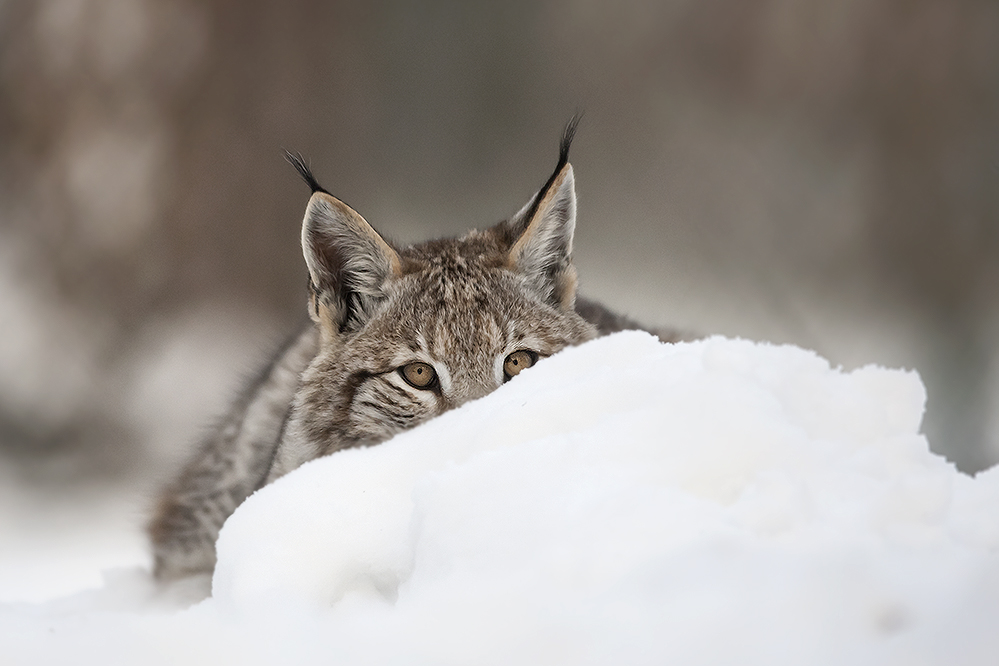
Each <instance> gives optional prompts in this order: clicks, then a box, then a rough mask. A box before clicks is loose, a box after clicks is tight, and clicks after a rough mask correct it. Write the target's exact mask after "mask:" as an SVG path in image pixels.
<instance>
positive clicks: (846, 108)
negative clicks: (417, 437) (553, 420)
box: [0, 0, 999, 489]
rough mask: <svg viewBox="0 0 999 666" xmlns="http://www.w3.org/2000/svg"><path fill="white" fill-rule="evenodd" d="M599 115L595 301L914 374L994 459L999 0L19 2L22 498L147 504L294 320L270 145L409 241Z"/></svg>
mask: <svg viewBox="0 0 999 666" xmlns="http://www.w3.org/2000/svg"><path fill="white" fill-rule="evenodd" d="M577 109H583V110H584V111H585V117H584V119H583V122H582V125H581V127H580V132H579V134H578V136H577V140H576V143H575V145H574V147H573V158H572V162H573V165H574V167H575V169H576V175H577V176H576V177H577V190H578V194H579V199H580V203H579V219H578V227H577V229H578V231H577V234H578V235H577V241H576V256H577V265H578V267H579V273H580V276H581V285H582V291H583V292H584V293H586V294H588V295H591V296H594V297H597V298H599V299H601V300H603V301H604V302H606V303H607V304H609V305H611V306H613V307H615V308H617V309H619V310H621V311H623V312H626V313H628V314H631V315H633V316H635V317H637V318H639V319H641V320H644V321H646V322H648V323H650V324H666V325H676V326H681V327H684V328H688V329H691V330H694V331H698V332H701V333H705V334H709V333H720V334H725V335H729V336H743V337H748V338H753V339H764V340H771V341H774V342H790V343H795V344H798V345H801V346H805V347H809V348H813V349H816V350H817V351H818V352H819V353H821V354H823V355H824V356H826V357H827V358H829V359H830V360H831V361H832V362H833V363H834V364H841V365H843V366H844V367H846V368H853V367H857V366H860V365H864V364H868V363H877V364H880V365H887V366H896V367H907V368H915V369H917V370H918V371H919V372H920V374H921V375H922V377H923V379H924V381H925V383H926V385H927V387H928V393H929V402H928V413H927V417H926V420H925V422H924V431H925V432H926V433H927V435H928V436H929V438H930V442H931V445H932V447H933V448H934V449H935V450H936V451H938V452H940V453H943V454H945V455H946V456H947V457H948V458H949V459H951V460H952V461H954V462H955V463H957V464H958V466H959V467H960V468H961V469H963V470H965V471H975V470H979V469H982V468H984V467H986V466H989V465H991V464H993V463H995V462H997V461H999V335H997V333H999V290H997V289H996V286H997V285H999V3H997V2H995V0H948V1H946V2H945V1H943V0H840V1H839V2H829V1H828V0H793V1H792V0H700V1H697V2H695V1H688V0H675V1H671V2H662V1H658V0H656V1H654V0H637V1H633V2H626V1H624V2H614V3H610V2H596V1H593V0H546V1H543V2H527V1H524V0H506V1H504V2H492V3H480V2H442V1H431V2H423V3H412V2H403V1H400V0H395V1H393V0H384V1H379V0H368V1H364V2H322V1H318V0H283V1H281V2H266V1H249V0H243V1H239V2H237V1H235V0H4V1H3V2H0V480H2V479H17V482H18V483H21V484H33V485H36V486H39V487H46V488H51V489H57V488H58V489H65V488H75V487H79V486H81V485H87V484H91V485H92V484H103V485H105V486H110V485H114V484H123V485H136V484H138V485H141V486H143V487H146V486H148V485H149V484H151V483H154V482H156V481H157V480H158V479H161V478H162V477H163V476H164V475H165V474H167V473H168V472H169V470H170V469H172V467H173V465H175V464H176V463H177V461H178V459H179V457H181V456H182V455H183V454H184V453H185V452H186V451H187V450H188V449H189V447H190V446H191V445H192V443H193V442H194V441H195V440H196V438H197V436H198V433H199V431H200V428H202V427H203V426H204V425H205V424H206V423H208V422H210V419H211V418H212V415H213V414H214V413H216V412H217V411H218V410H219V409H221V408H223V407H224V405H225V404H226V402H227V400H228V399H229V397H230V396H231V395H232V393H233V391H235V390H236V389H238V387H239V385H240V382H241V381H242V379H243V378H244V377H246V376H247V375H248V374H250V373H252V372H253V370H254V368H255V366H256V365H257V363H258V362H259V361H260V360H261V359H263V358H265V357H266V355H267V353H268V350H269V349H270V348H271V347H273V346H274V345H275V344H277V343H278V342H279V341H280V339H281V338H282V336H283V335H285V333H286V332H287V331H289V330H290V329H291V328H292V327H293V326H294V325H295V323H296V322H297V321H298V320H299V318H300V317H303V316H304V313H305V299H306V295H305V269H304V263H303V261H302V259H301V251H300V247H299V245H298V243H299V225H300V222H301V215H302V212H303V211H304V206H305V203H306V201H307V197H308V191H307V188H306V187H305V186H304V185H303V184H302V183H301V182H300V181H299V180H298V177H297V175H296V174H295V173H294V171H293V170H292V169H291V168H290V167H289V166H288V165H287V164H285V163H284V161H283V159H282V153H281V151H282V149H283V148H288V149H291V150H295V151H301V152H302V153H303V154H304V155H306V156H307V157H308V158H309V159H310V160H311V162H312V165H313V167H314V170H315V172H316V174H317V176H318V177H319V179H320V181H321V182H322V183H323V184H324V185H325V187H327V188H328V189H330V190H331V191H332V192H334V193H335V194H337V196H339V197H341V198H343V199H345V200H346V201H348V202H350V203H351V205H352V206H354V207H355V208H356V209H357V210H358V211H360V212H361V214H362V215H364V216H365V217H366V218H367V219H368V220H369V221H370V222H372V224H374V225H375V226H376V227H377V228H379V229H380V230H381V231H382V232H383V233H385V234H386V235H387V236H390V237H392V238H395V239H397V240H399V241H400V242H411V241H416V240H421V239H424V238H428V237H431V236H434V235H441V234H455V233H460V232H463V231H464V230H466V229H468V228H471V227H476V226H482V225H486V224H491V223H493V222H495V221H497V220H499V219H501V218H503V217H506V216H507V215H509V214H511V213H512V212H514V211H516V210H517V209H518V208H519V207H520V205H521V204H522V203H524V202H525V201H526V200H527V199H528V198H529V197H530V196H531V195H532V194H533V192H534V191H535V189H536V188H537V187H538V186H540V185H541V184H542V183H543V181H544V179H545V178H546V177H547V175H548V173H549V171H550V169H551V167H552V166H553V164H554V162H555V159H556V149H557V142H558V136H559V133H560V131H561V128H562V125H563V124H564V123H565V121H566V120H567V119H568V118H569V117H570V116H571V115H572V114H573V113H574V112H575V111H576V110H577Z"/></svg>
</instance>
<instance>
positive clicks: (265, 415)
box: [150, 123, 628, 579]
mask: <svg viewBox="0 0 999 666" xmlns="http://www.w3.org/2000/svg"><path fill="white" fill-rule="evenodd" d="M574 130H575V124H574V123H570V125H569V127H568V128H567V130H566V132H565V134H564V135H563V141H562V146H561V150H560V154H559V162H558V165H557V166H556V169H555V171H554V173H553V174H552V176H551V177H550V178H549V179H548V181H547V182H546V184H545V186H544V187H543V188H542V189H541V190H540V191H539V192H538V193H537V194H536V195H535V196H534V197H532V198H531V200H530V201H529V202H528V204H527V205H525V206H524V207H523V208H522V209H521V211H520V212H519V213H517V214H516V215H514V216H513V217H512V218H510V219H509V220H506V221H503V222H501V223H499V224H498V225H495V226H493V227H491V228H488V229H485V230H481V231H470V232H469V233H468V234H466V235H465V236H463V237H461V238H457V239H441V240H431V241H427V242H424V243H420V244H417V245H413V246H410V247H407V248H402V249H397V248H395V247H393V246H392V245H391V244H389V243H388V242H386V241H385V240H384V239H383V238H382V237H381V236H380V235H379V234H378V233H377V232H376V231H375V230H374V229H373V228H372V227H371V226H370V225H369V224H368V223H367V222H366V221H365V220H364V218H362V217H361V216H360V215H359V214H357V213H356V212H355V211H354V210H353V209H351V208H350V207H349V206H347V205H346V204H345V203H343V202H342V201H340V200H338V199H336V198H335V197H334V196H332V195H331V194H329V193H328V192H327V191H326V190H324V189H323V188H322V187H321V186H319V184H318V182H317V181H316V179H315V178H314V177H313V176H312V173H311V171H309V169H308V167H307V166H305V163H304V161H303V160H302V159H301V158H300V157H293V158H291V161H292V163H293V164H294V166H295V167H296V168H297V169H298V170H299V172H300V173H302V175H303V178H304V179H305V180H306V182H307V183H308V184H309V185H310V187H311V188H312V190H313V194H312V198H311V199H310V201H309V205H308V207H307V209H306V214H305V219H304V221H303V226H302V246H303V251H304V254H305V260H306V265H307V266H308V268H309V275H310V305H309V312H310V315H311V318H312V322H311V323H310V324H309V325H308V326H307V327H306V328H305V329H304V330H303V331H302V332H301V333H300V334H299V335H298V336H297V337H296V338H295V339H294V340H292V341H291V342H289V344H288V345H286V346H285V348H284V349H283V350H282V351H281V352H280V353H279V354H278V355H277V356H276V358H275V360H274V361H273V362H272V364H271V365H270V366H269V367H268V368H267V369H266V370H265V372H264V373H263V374H262V375H261V378H260V380H259V381H258V382H256V383H255V384H254V385H253V386H251V388H250V389H249V390H248V391H247V392H246V394H245V395H244V396H243V398H242V399H240V400H239V401H237V402H236V404H235V405H234V407H233V409H232V410H231V412H230V414H229V415H228V416H227V417H226V418H225V419H224V420H223V422H222V424H221V425H220V427H219V428H218V430H217V432H215V433H214V434H213V435H212V436H211V437H210V438H208V439H207V440H206V441H205V443H204V444H203V445H202V447H201V448H200V449H199V450H198V451H197V453H196V455H195V456H194V457H193V458H192V460H191V461H190V462H189V463H188V465H187V466H186V467H185V468H184V469H183V471H182V472H181V474H180V476H179V477H178V478H177V479H176V481H175V482H174V483H173V484H172V485H171V486H169V487H168V488H167V489H166V490H165V492H164V493H163V495H162V498H161V501H160V503H159V507H158V510H157V512H156V514H155V517H154V519H153V521H152V523H151V527H150V535H151V538H152V543H153V551H154V556H155V573H156V575H157V576H158V577H159V578H161V579H169V578H177V577H181V576H185V575H190V574H196V573H202V572H210V571H211V570H212V569H213V567H214V565H215V546H214V544H215V539H216V538H217V536H218V532H219V529H220V528H221V526H222V523H223V522H224V521H225V519H226V518H227V517H228V516H229V515H230V514H231V513H232V512H233V511H234V510H235V508H236V506H238V505H239V503H240V502H242V501H243V500H244V499H245V498H246V497H247V496H248V495H249V494H250V493H251V492H253V491H254V490H255V489H257V488H259V487H261V486H262V485H264V484H266V483H269V482H270V481H273V480H274V479H276V478H278V477H280V476H282V475H284V474H287V473H288V472H290V471H291V470H293V469H295V468H296V467H298V466H300V465H302V464H303V463H305V462H307V461H309V460H312V459H314V458H317V457H319V456H323V455H327V454H330V453H333V452H334V451H338V450H340V449H344V448H349V447H355V446H366V445H372V444H377V443H379V442H383V441H385V440H386V439H388V438H390V437H391V436H392V435H394V434H396V433H398V432H400V431H402V430H405V429H407V428H411V427H413V426H415V425H417V424H419V423H423V422H424V421H426V420H428V419H430V418H433V417H434V416H437V415H439V414H441V413H443V412H445V411H447V410H449V409H452V408H454V407H457V406H459V405H461V404H463V403H465V402H467V401H469V400H473V399H475V398H479V397H481V396H484V395H486V394H488V393H489V392H491V391H493V390H495V389H496V388H497V387H498V386H500V385H501V384H502V383H503V382H504V381H506V380H507V379H509V377H507V375H506V374H505V372H504V359H506V358H507V357H508V356H509V355H510V354H512V353H513V352H516V351H519V350H526V351H528V352H530V354H531V358H538V359H543V358H545V357H547V356H550V355H552V354H554V353H556V352H558V351H559V350H561V349H563V348H565V347H566V346H569V345H575V344H579V343H581V342H584V341H586V340H589V339H591V338H593V337H595V336H596V335H598V332H607V331H611V330H620V328H623V327H626V326H625V324H626V323H628V322H627V320H623V319H621V318H617V317H616V316H615V315H613V314H612V313H610V312H609V311H607V310H606V309H605V308H603V307H602V306H599V305H597V304H595V303H593V302H592V301H582V300H581V301H580V309H581V313H582V314H583V315H584V316H580V314H581V313H580V311H577V308H576V271H575V268H574V267H573V265H572V238H573V232H574V228H575V219H576V198H575V190H574V182H573V171H572V166H571V165H570V164H569V162H568V153H569V145H570V143H571V140H572V135H573V132H574ZM588 320H590V321H588ZM591 321H592V322H596V323H597V324H598V325H597V326H595V325H594V323H591ZM414 362H422V363H426V364H428V365H429V366H430V367H431V368H433V370H434V372H435V375H436V376H435V379H434V381H433V382H432V383H431V384H429V385H428V386H426V387H424V388H418V387H416V386H415V385H413V384H411V383H410V382H409V381H407V379H406V378H405V376H404V374H403V373H402V371H401V368H402V367H404V366H405V365H407V364H410V363H414Z"/></svg>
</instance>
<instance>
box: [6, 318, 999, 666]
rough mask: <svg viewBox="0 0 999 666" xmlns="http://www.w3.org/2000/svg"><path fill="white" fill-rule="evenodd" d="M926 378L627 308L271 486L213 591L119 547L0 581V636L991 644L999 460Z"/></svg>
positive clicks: (356, 643)
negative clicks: (932, 443) (67, 584)
mask: <svg viewBox="0 0 999 666" xmlns="http://www.w3.org/2000/svg"><path fill="white" fill-rule="evenodd" d="M924 401H925V392H924V390H923V387H922V385H921V383H920V381H919V379H918V377H917V376H916V375H915V374H914V373H907V372H902V371H894V370H885V369H881V368H874V367H868V368H863V369H860V370H857V371H855V372H852V373H842V372H840V371H838V370H834V369H831V368H830V367H829V365H828V363H827V362H826V361H824V360H823V359H821V358H819V357H818V356H816V355H815V354H813V353H811V352H806V351H803V350H800V349H797V348H794V347H775V346H770V345H763V344H753V343H749V342H745V341H733V340H725V339H720V338H713V339H709V340H706V341H702V342H697V343H690V344H679V345H662V344H659V343H658V342H657V341H655V340H654V339H653V338H651V337H650V336H647V335H645V334H642V333H624V334H619V335H615V336H612V337H610V338H604V339H601V340H598V341H595V342H592V343H589V344H587V345H584V346H582V347H578V348H574V349H570V350H567V351H565V352H563V353H561V354H559V355H557V356H555V357H553V358H551V359H548V360H546V361H544V362H543V363H540V364H539V365H537V366H536V367H534V368H532V369H530V370H529V371H527V372H525V373H523V374H522V375H521V376H519V377H518V378H517V379H516V380H515V381H512V382H510V383H509V384H507V385H505V386H504V387H502V388H501V389H500V390H498V391H497V392H495V393H494V394H492V395H491V396H488V397H487V398H485V399H483V400H480V401H477V402H475V403H472V404H469V405H467V406H465V407H463V408H462V409H460V410H457V411H454V412H451V413H449V414H446V415H444V416H443V417H441V418H439V419H436V420H434V421H432V422H430V423H428V424H426V425H424V426H422V427H420V428H418V429H416V430H413V431H410V432H408V433H404V434H402V435H400V436H398V437H396V438H395V439H393V440H392V441H390V442H387V443H385V444H382V445H379V446H377V447H373V448H369V449H359V450H351V451H343V452H340V453H337V454H335V455H334V456H331V457H328V458H325V459H322V460H318V461H315V462H313V463H311V464H309V465H306V466H305V467H303V468H302V469H300V470H298V471H296V472H295V473H293V474H291V475H289V476H287V477H285V478H283V479H281V480H279V481H278V482H277V483H275V484H273V485H271V486H269V487H267V488H264V489H263V490H262V491H260V492H258V493H256V494H255V495H254V496H252V497H251V498H250V499H249V500H247V501H246V502H245V503H244V505H243V506H242V507H240V508H239V510H237V512H236V513H235V514H234V515H233V516H232V518H231V519H230V520H229V521H228V522H227V523H226V525H225V527H224V529H223V531H222V534H221V537H220V539H219V546H218V549H219V565H218V568H217V570H216V573H215V577H214V580H213V582H212V587H213V596H212V598H211V599H208V600H206V601H204V602H202V603H201V604H198V605H196V606H194V607H192V608H189V609H187V610H184V611H180V612H173V613H166V614H164V613H163V612H162V611H158V612H156V611H154V606H155V605H154V604H152V603H151V602H150V601H149V600H150V599H155V598H158V597H157V593H155V592H153V591H151V590H146V591H145V592H143V591H141V590H142V585H143V584H144V583H142V582H141V581H140V580H139V579H140V578H141V576H140V575H139V574H131V578H130V577H129V576H128V575H125V576H124V578H121V579H120V580H118V581H116V582H115V581H112V582H111V583H109V584H108V586H107V588H106V589H105V590H104V592H101V593H96V594H94V595H92V596H89V597H87V596H84V597H80V598H77V599H76V600H68V601H64V602H62V603H61V604H49V605H48V606H44V607H23V608H13V607H7V608H0V650H2V652H3V654H5V655H13V656H14V658H15V659H19V660H20V662H15V663H60V662H64V661H67V660H69V659H72V660H73V661H75V662H77V663H79V662H80V661H81V660H82V661H87V659H89V660H91V661H93V662H100V663H108V662H111V663H129V662H132V663H138V662H142V663H156V660H157V659H160V660H162V662H163V663H173V662H176V661H181V660H183V661H185V662H194V663H214V662H217V661H219V660H221V661H222V662H223V663H237V662H238V663H251V664H252V663H302V664H311V663H317V664H318V663H324V664H325V663H358V664H362V663H363V664H369V663H370V664H381V663H394V664H422V663H427V664H469V663H475V664H525V663H536V664H590V663H594V664H597V663H600V664H610V663H612V664H620V663H626V664H645V663H649V664H652V663H656V664H660V663H667V662H669V663H680V664H711V663H740V664H746V663H760V664H764V663H765V664H775V663H776V664H802V663H808V664H823V663H828V664H842V663H850V664H862V663H869V664H916V663H930V664H932V663H939V664H944V663H947V664H951V663H961V664H978V663H980V664H993V663H996V660H997V659H999V631H995V627H996V626H997V624H999V468H995V469H993V470H990V471H988V472H985V473H982V474H979V475H978V476H977V477H976V478H974V479H972V478H970V477H967V476H965V475H962V474H960V473H958V472H957V471H956V470H955V469H954V468H953V466H951V465H950V464H948V463H947V462H946V461H944V460H943V459H942V458H940V457H938V456H936V455H934V454H931V453H930V452H929V449H928V447H927V443H926V441H925V439H924V438H923V437H922V436H921V435H919V434H918V428H919V423H920V419H921V416H922V411H923V404H924ZM137 590H138V591H137ZM159 594H160V595H161V594H162V593H159ZM130 595H131V596H130ZM109 600H110V601H109ZM164 603H165V602H163V600H162V599H160V601H159V605H160V607H162V605H163V604H164Z"/></svg>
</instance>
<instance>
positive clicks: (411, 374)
mask: <svg viewBox="0 0 999 666" xmlns="http://www.w3.org/2000/svg"><path fill="white" fill-rule="evenodd" d="M399 373H400V374H402V378H403V379H405V380H406V381H407V382H409V384H410V385H411V386H415V387H416V388H421V389H425V388H430V387H432V386H433V384H434V381H435V380H436V379H437V373H436V372H434V369H433V367H431V366H430V365H429V364H427V363H420V362H419V361H417V362H416V363H407V364H406V365H404V366H402V367H401V368H399Z"/></svg>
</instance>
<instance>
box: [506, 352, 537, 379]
mask: <svg viewBox="0 0 999 666" xmlns="http://www.w3.org/2000/svg"><path fill="white" fill-rule="evenodd" d="M537 362H538V355H537V354H535V353H534V352H532V351H528V350H526V349H520V350H517V351H515V352H513V353H512V354H510V355H509V356H507V357H506V360H505V361H503V372H505V373H506V376H507V378H510V377H516V376H517V375H518V374H520V371H521V370H523V369H524V368H529V367H531V366H532V365H534V364H535V363H537Z"/></svg>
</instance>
